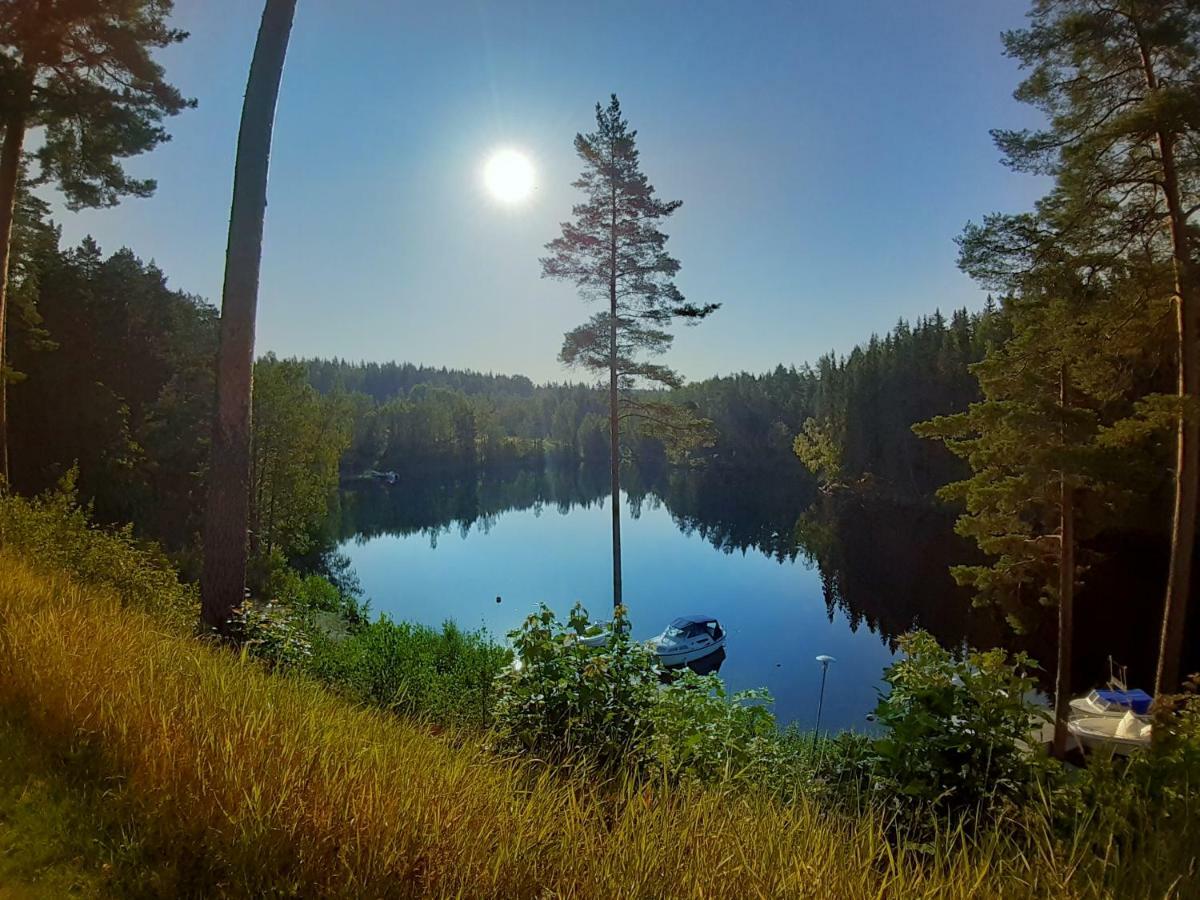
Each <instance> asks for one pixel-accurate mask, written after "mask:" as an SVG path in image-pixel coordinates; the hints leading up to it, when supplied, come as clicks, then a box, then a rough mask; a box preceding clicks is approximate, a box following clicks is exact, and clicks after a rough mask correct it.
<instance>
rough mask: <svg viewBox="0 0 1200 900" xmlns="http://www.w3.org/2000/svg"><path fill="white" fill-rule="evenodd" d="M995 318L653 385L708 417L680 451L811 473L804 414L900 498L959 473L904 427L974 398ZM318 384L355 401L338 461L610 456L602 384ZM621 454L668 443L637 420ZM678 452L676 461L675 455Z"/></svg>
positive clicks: (340, 379)
mask: <svg viewBox="0 0 1200 900" xmlns="http://www.w3.org/2000/svg"><path fill="white" fill-rule="evenodd" d="M1003 333H1004V331H1003V324H1002V320H1001V316H1000V315H999V313H998V312H997V310H996V308H995V307H994V306H993V305H992V304H991V302H990V301H989V303H988V305H987V306H986V307H985V309H984V310H982V311H981V312H978V313H969V312H967V311H966V310H965V309H960V310H957V311H956V312H954V313H953V314H952V315H951V317H950V318H949V319H946V317H944V316H943V315H942V314H941V313H935V314H934V315H932V316H930V317H928V318H923V319H921V320H919V321H918V322H917V323H916V324H915V325H910V324H909V323H907V322H905V321H903V320H902V321H901V322H899V323H898V324H897V325H896V327H895V328H894V329H893V330H892V331H891V332H889V333H888V334H886V335H884V336H883V337H878V336H872V337H871V338H870V340H869V341H868V342H867V343H866V344H863V345H861V346H859V347H856V348H855V349H854V350H853V351H852V352H851V353H850V354H848V355H846V356H836V355H834V354H828V355H826V356H823V357H822V358H821V359H820V360H818V362H817V364H816V366H815V367H813V366H808V365H804V366H801V367H799V368H797V367H795V366H791V367H785V366H782V365H780V366H777V367H776V368H775V369H774V370H773V371H771V372H769V373H766V374H763V375H751V374H748V373H739V374H736V375H730V376H724V377H716V378H709V379H706V380H704V381H697V382H694V383H692V384H689V385H686V386H685V387H683V388H680V389H677V390H674V391H670V392H663V393H661V394H659V395H658V396H659V397H660V398H662V397H665V398H668V399H670V400H672V401H674V402H677V403H680V404H686V405H688V406H689V407H691V408H692V409H693V410H694V411H695V412H696V413H698V414H699V415H700V416H702V417H704V418H706V419H709V420H710V421H711V422H712V423H713V425H714V441H713V443H712V444H711V446H705V447H701V448H699V449H694V450H692V451H691V452H690V454H689V459H688V460H687V461H689V462H691V463H703V464H705V465H707V466H709V467H713V468H717V469H721V470H725V471H730V472H736V473H741V474H745V475H747V476H751V475H753V476H765V475H769V476H770V477H774V478H777V479H790V480H794V481H808V480H811V478H812V476H811V475H810V473H809V472H808V470H807V469H806V468H805V467H804V465H802V464H801V463H800V461H799V460H798V459H797V458H796V454H795V452H794V448H793V443H794V441H795V439H796V436H797V435H799V434H802V433H804V431H805V423H806V422H809V421H810V420H811V421H812V423H814V424H813V425H810V426H809V430H810V431H811V430H812V429H813V428H814V427H815V428H817V429H818V430H819V431H820V433H822V434H823V435H825V436H826V437H827V439H828V441H829V442H830V449H831V452H832V458H833V461H834V467H835V469H836V471H835V472H834V473H831V474H833V475H836V478H837V479H838V480H846V481H862V480H863V479H867V480H868V481H871V482H874V483H876V484H877V485H879V486H881V487H883V488H884V489H886V491H887V492H888V493H890V494H892V495H895V496H900V497H903V498H906V499H919V498H923V497H930V496H931V495H932V493H933V491H934V490H936V489H937V488H938V487H939V486H941V485H942V484H945V483H946V482H947V481H950V480H952V479H953V478H957V477H961V475H962V472H963V466H962V464H961V462H960V461H959V460H957V459H956V458H955V457H953V456H952V455H951V454H950V453H949V452H947V451H946V450H945V448H944V447H942V446H941V445H939V444H937V443H934V442H930V441H923V440H920V439H918V438H917V437H916V436H915V435H914V434H913V433H912V425H913V424H914V423H915V422H919V421H922V420H924V419H927V418H929V417H931V416H935V415H942V414H945V413H949V412H954V411H958V410H963V409H965V408H966V407H967V405H968V404H969V403H970V402H972V401H974V400H976V399H978V386H977V384H976V381H975V379H974V377H973V376H972V375H971V373H970V371H969V368H968V367H969V366H970V365H971V364H973V363H975V362H978V361H979V360H980V359H982V358H983V356H984V354H985V353H986V352H987V349H988V348H989V347H991V346H993V345H994V344H995V343H996V342H998V341H1001V340H1002V339H1003ZM301 362H302V363H303V364H304V365H305V366H306V367H307V370H308V373H309V381H310V383H311V384H312V385H313V386H314V387H316V388H317V389H318V390H319V391H321V392H323V393H327V394H332V393H338V392H345V393H349V394H350V395H351V396H352V397H353V398H354V407H355V410H356V417H355V426H354V436H353V439H352V441H351V446H350V450H349V451H348V453H347V454H346V456H345V457H344V459H343V471H344V472H345V473H347V474H360V473H363V472H366V471H369V470H394V471H397V472H401V471H404V470H411V469H413V468H416V469H426V468H428V467H431V466H437V465H442V464H456V465H461V464H474V465H489V464H492V463H497V462H500V463H509V462H513V461H529V460H539V459H542V458H544V457H546V456H550V455H553V456H555V457H557V458H559V459H568V460H576V461H580V462H583V463H590V462H596V463H603V462H604V461H605V460H606V459H607V455H608V435H607V421H606V419H605V411H606V407H605V403H606V399H605V395H604V393H603V392H602V391H601V390H600V389H599V388H596V387H589V386H587V385H582V384H554V383H549V384H541V385H537V384H534V383H533V382H532V381H530V380H529V379H528V378H525V377H523V376H519V375H518V376H511V375H493V374H488V373H481V372H473V371H464V370H455V369H444V368H441V369H439V368H431V367H425V366H414V365H411V364H407V363H382V364H381V363H352V362H347V361H345V360H324V359H307V360H302V361H301ZM627 443H628V448H627V449H628V451H629V454H630V456H631V457H632V459H633V460H635V461H636V462H638V463H641V464H643V465H646V464H654V465H657V464H660V463H662V462H663V461H664V460H665V457H666V448H664V447H663V445H662V444H661V442H659V441H657V440H656V439H655V438H653V437H651V436H649V435H643V434H639V433H638V432H636V431H634V432H632V433H631V434H630V436H629V437H628V441H627ZM676 462H679V461H678V460H676Z"/></svg>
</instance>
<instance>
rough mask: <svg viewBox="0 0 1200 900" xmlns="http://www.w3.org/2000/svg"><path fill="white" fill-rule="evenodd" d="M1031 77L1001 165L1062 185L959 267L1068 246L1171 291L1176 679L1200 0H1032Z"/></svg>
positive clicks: (1198, 159)
mask: <svg viewBox="0 0 1200 900" xmlns="http://www.w3.org/2000/svg"><path fill="white" fill-rule="evenodd" d="M1004 40H1005V45H1006V48H1007V52H1008V54H1009V55H1010V56H1012V57H1014V58H1016V59H1018V60H1019V61H1020V62H1021V63H1022V65H1023V66H1024V67H1026V68H1028V69H1029V70H1030V74H1029V75H1028V77H1027V78H1026V79H1025V81H1024V82H1022V84H1021V86H1020V87H1019V88H1018V90H1017V93H1016V96H1017V98H1018V99H1020V100H1023V101H1025V102H1028V103H1031V104H1033V105H1035V106H1037V107H1038V108H1039V109H1041V110H1042V111H1043V112H1044V113H1045V114H1046V115H1047V118H1048V126H1047V127H1046V128H1045V129H1044V130H1041V131H1036V132H1030V131H998V132H996V133H995V137H996V141H997V144H998V145H999V147H1000V149H1001V150H1002V151H1003V152H1004V154H1005V156H1006V162H1007V163H1008V164H1009V165H1010V166H1012V167H1013V168H1015V169H1017V170H1020V171H1027V172H1034V173H1039V174H1049V175H1052V176H1054V178H1055V184H1054V188H1053V190H1052V191H1051V192H1050V194H1049V195H1048V196H1047V197H1045V198H1044V199H1043V200H1042V201H1041V202H1040V203H1039V205H1038V210H1037V213H1036V214H1030V215H1026V216H1016V217H1011V216H991V217H989V218H987V219H985V221H984V224H983V226H971V227H968V229H967V231H966V233H965V234H964V238H963V263H964V267H965V268H966V269H967V270H968V271H970V272H971V273H972V274H974V275H976V276H978V277H980V278H982V279H984V280H985V281H990V282H993V283H997V284H1002V283H1003V282H1004V281H1006V280H1007V279H1010V278H1013V277H1019V276H1020V273H1021V272H1022V271H1024V270H1026V269H1029V268H1030V267H1037V266H1040V265H1042V264H1043V262H1044V260H1045V258H1046V256H1047V255H1053V254H1054V253H1056V252H1058V251H1059V250H1060V249H1061V248H1063V247H1068V248H1070V250H1071V252H1072V253H1074V254H1075V256H1076V257H1077V258H1078V260H1079V261H1080V264H1081V265H1083V266H1085V267H1086V268H1087V269H1088V270H1089V271H1090V272H1091V273H1092V275H1093V277H1096V278H1123V277H1126V276H1128V275H1129V274H1130V273H1137V274H1139V276H1140V277H1141V279H1142V282H1143V288H1142V291H1141V294H1142V295H1143V296H1144V297H1146V298H1149V299H1150V300H1152V301H1153V300H1155V299H1157V298H1159V297H1163V296H1165V297H1169V298H1170V302H1171V303H1172V305H1173V309H1174V319H1175V345H1174V356H1175V359H1176V363H1177V369H1178V381H1177V391H1176V393H1177V397H1178V400H1179V402H1178V403H1177V405H1176V411H1177V413H1176V419H1175V430H1176V460H1175V473H1174V474H1175V492H1174V493H1175V498H1174V510H1173V516H1172V527H1171V563H1170V569H1169V573H1168V583H1167V589H1166V599H1165V608H1164V615H1163V630H1162V641H1161V648H1160V654H1159V669H1158V674H1157V678H1156V690H1158V691H1164V690H1170V689H1172V688H1174V687H1175V686H1176V684H1177V683H1178V680H1179V679H1178V675H1179V672H1178V667H1179V662H1180V656H1181V649H1182V641H1183V628H1184V617H1185V612H1186V606H1187V602H1188V597H1189V586H1190V579H1191V563H1192V557H1193V554H1194V545H1195V524H1196V504H1197V499H1198V493H1197V489H1198V485H1200V418H1197V417H1196V416H1194V415H1185V414H1184V411H1185V410H1186V409H1187V408H1188V406H1189V404H1194V403H1195V401H1196V399H1197V398H1198V397H1200V272H1198V265H1197V248H1198V247H1200V242H1198V241H1197V236H1196V225H1195V215H1196V213H1197V211H1198V210H1200V4H1198V3H1197V2H1196V0H1035V2H1034V4H1033V9H1032V11H1031V13H1030V26H1029V27H1028V28H1027V29H1024V30H1021V31H1014V32H1011V33H1008V34H1006V35H1005V38H1004Z"/></svg>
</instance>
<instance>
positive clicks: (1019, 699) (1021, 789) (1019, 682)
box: [873, 631, 1045, 818]
mask: <svg viewBox="0 0 1200 900" xmlns="http://www.w3.org/2000/svg"><path fill="white" fill-rule="evenodd" d="M900 649H901V651H902V652H903V653H904V658H902V659H900V660H898V661H897V662H895V663H893V664H892V665H891V666H889V667H888V668H887V669H886V670H885V672H884V680H885V681H886V682H887V683H888V685H889V686H890V691H889V692H888V693H887V694H886V695H885V696H884V697H882V698H881V699H880V701H879V705H878V706H877V707H876V710H875V716H876V719H877V720H878V721H879V722H880V724H882V725H883V726H884V727H885V728H887V729H888V732H889V733H888V734H887V735H886V736H885V737H883V738H880V739H879V740H877V741H875V743H874V752H875V757H876V758H875V760H874V766H873V776H874V780H875V785H876V787H877V788H878V789H880V790H881V791H882V792H883V793H884V795H885V796H886V798H887V799H888V800H889V801H890V802H891V803H892V804H893V805H895V806H896V807H898V808H900V809H901V810H902V811H906V812H907V811H910V810H912V809H914V808H917V809H920V810H921V811H922V812H924V813H926V818H928V815H927V812H928V809H929V807H933V808H934V809H935V810H955V811H959V812H967V811H988V810H992V809H995V808H998V807H997V804H998V802H1000V803H1003V802H1004V801H1008V800H1013V801H1019V800H1022V799H1025V798H1026V797H1027V796H1028V795H1029V793H1030V791H1031V790H1032V788H1033V787H1034V785H1035V783H1036V780H1037V775H1038V773H1039V771H1044V769H1045V765H1044V760H1045V756H1044V754H1042V753H1040V751H1037V750H1030V749H1026V748H1025V742H1027V741H1028V740H1029V733H1030V730H1031V728H1032V726H1033V723H1034V722H1036V721H1037V720H1038V718H1039V717H1042V718H1044V717H1045V711H1044V710H1042V709H1040V708H1038V707H1036V706H1034V705H1033V704H1032V703H1030V702H1029V700H1028V699H1027V697H1028V696H1029V694H1030V693H1031V692H1032V691H1033V688H1034V681H1033V679H1032V678H1030V677H1029V675H1028V674H1027V673H1028V670H1029V669H1030V667H1031V666H1032V663H1031V661H1030V660H1029V659H1028V657H1026V656H1025V655H1024V654H1017V655H1015V656H1013V657H1012V658H1011V659H1010V657H1009V656H1008V654H1007V653H1006V652H1005V651H1003V650H998V649H997V650H989V651H987V652H985V653H970V654H968V655H967V657H966V658H965V659H963V658H960V657H958V656H956V655H955V654H953V653H951V652H950V651H948V650H945V649H944V648H942V647H941V646H939V644H938V643H937V641H936V640H934V638H933V637H932V636H931V635H929V634H928V633H926V632H923V631H915V632H912V633H910V634H907V635H905V636H904V637H902V638H901V639H900Z"/></svg>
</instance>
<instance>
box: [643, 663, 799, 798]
mask: <svg viewBox="0 0 1200 900" xmlns="http://www.w3.org/2000/svg"><path fill="white" fill-rule="evenodd" d="M770 702H771V695H770V694H768V693H767V692H766V691H765V690H758V691H743V692H741V693H738V694H734V695H733V697H732V698H729V697H727V696H726V693H725V685H724V683H723V682H722V681H721V679H720V678H719V677H718V676H716V675H697V674H696V673H695V672H692V671H690V670H686V669H685V670H684V671H683V672H682V673H680V674H679V675H678V676H676V677H675V678H673V679H672V681H671V683H670V684H669V685H668V686H666V687H665V688H663V689H662V690H661V691H659V692H658V696H657V697H656V698H655V703H654V704H653V706H652V708H651V713H650V721H651V724H652V726H653V738H652V739H651V741H650V753H651V756H652V758H653V760H654V762H655V764H656V765H658V766H661V767H662V768H663V770H664V771H665V772H666V773H667V774H668V775H669V776H671V777H672V778H673V779H695V780H697V781H700V782H706V783H712V782H720V781H733V780H737V781H750V782H754V783H759V784H767V783H769V782H771V781H773V780H775V779H776V778H777V776H778V775H780V774H781V773H782V772H785V771H788V770H790V769H791V768H792V767H791V766H789V765H787V760H786V757H787V756H788V754H787V753H786V752H785V749H786V747H785V743H784V742H783V740H782V737H783V736H782V735H781V734H780V732H779V729H778V727H776V724H775V717H774V716H773V715H771V711H770V710H769V709H767V708H766V706H765V705H764V704H767V703H770Z"/></svg>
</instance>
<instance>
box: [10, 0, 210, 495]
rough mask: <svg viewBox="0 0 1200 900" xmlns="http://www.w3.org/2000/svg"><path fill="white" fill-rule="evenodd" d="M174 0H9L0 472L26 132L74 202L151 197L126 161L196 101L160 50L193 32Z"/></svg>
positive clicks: (43, 179) (44, 176) (43, 168)
mask: <svg viewBox="0 0 1200 900" xmlns="http://www.w3.org/2000/svg"><path fill="white" fill-rule="evenodd" d="M171 7H172V4H171V0H122V2H120V3H114V2H111V0H0V126H2V127H3V134H4V138H3V144H2V145H0V477H2V478H3V479H4V480H5V481H7V479H8V437H7V435H8V424H7V423H8V416H7V403H6V391H5V383H6V380H7V356H6V354H5V331H6V322H7V313H8V309H7V307H8V293H9V291H8V280H9V269H10V268H11V266H10V263H9V256H10V252H11V246H12V234H13V218H14V210H15V206H16V201H17V194H18V188H19V186H20V181H21V171H22V168H23V163H24V157H25V153H24V146H25V136H26V133H27V132H28V131H29V130H31V129H39V130H40V132H41V135H40V136H41V142H40V145H39V146H38V148H37V149H36V150H35V151H34V152H33V156H34V157H35V158H36V160H37V162H38V164H39V171H38V172H37V174H36V176H35V177H34V179H33V183H35V184H37V183H53V184H55V185H56V186H57V187H58V188H59V189H60V190H61V191H62V193H63V195H64V197H65V199H66V202H67V206H68V207H69V208H71V209H78V208H80V207H84V206H112V205H114V204H115V203H117V202H118V200H119V199H120V198H121V197H122V196H124V195H133V196H137V197H145V196H148V195H149V194H151V193H152V192H153V191H154V187H155V184H154V181H153V180H151V179H139V178H132V177H130V176H129V175H128V174H126V172H125V169H124V167H123V166H122V164H121V161H122V160H123V159H125V158H128V157H130V156H135V155H137V154H139V153H143V152H145V151H147V150H150V149H152V148H153V147H155V146H156V145H158V144H160V143H162V142H163V141H165V140H167V139H168V134H167V132H166V131H165V130H164V129H163V127H162V120H163V118H164V117H166V116H171V115H175V114H176V113H178V112H180V111H181V110H183V109H184V108H186V107H187V106H189V105H194V101H189V100H186V99H184V98H183V96H182V95H180V93H179V91H177V90H176V89H175V88H174V87H172V86H171V85H170V84H168V83H167V82H166V81H164V80H163V69H162V67H161V66H159V65H158V64H157V63H156V62H155V61H154V59H153V58H152V56H151V51H152V50H154V49H157V48H161V47H166V46H169V45H170V44H174V43H178V42H179V41H182V40H183V39H184V38H185V37H186V36H187V35H186V34H185V33H184V32H182V31H178V30H176V29H173V28H171V27H169V26H168V25H167V17H168V16H169V14H170V12H171Z"/></svg>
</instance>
